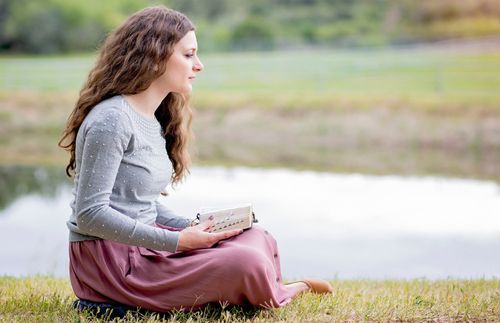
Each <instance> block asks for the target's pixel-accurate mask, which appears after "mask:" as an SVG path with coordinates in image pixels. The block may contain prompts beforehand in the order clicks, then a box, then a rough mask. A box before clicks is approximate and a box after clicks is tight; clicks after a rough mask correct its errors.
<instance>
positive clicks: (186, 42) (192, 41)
mask: <svg viewBox="0 0 500 323" xmlns="http://www.w3.org/2000/svg"><path fill="white" fill-rule="evenodd" d="M175 47H177V48H179V49H181V50H190V49H194V50H196V49H197V48H198V42H197V41H196V34H195V33H194V30H191V31H189V32H188V33H187V34H186V35H184V37H182V38H181V40H179V42H178V43H177V44H176V46H175Z"/></svg>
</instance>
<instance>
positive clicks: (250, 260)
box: [69, 226, 295, 312]
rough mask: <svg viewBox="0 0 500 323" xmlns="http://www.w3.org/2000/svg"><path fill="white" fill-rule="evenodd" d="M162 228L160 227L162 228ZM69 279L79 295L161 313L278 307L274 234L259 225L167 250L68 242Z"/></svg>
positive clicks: (283, 300)
mask: <svg viewBox="0 0 500 323" xmlns="http://www.w3.org/2000/svg"><path fill="white" fill-rule="evenodd" d="M163 228H165V227H163ZM69 254H70V279H71V285H72V287H73V290H74V292H75V294H76V296H77V297H78V298H80V299H85V300H90V301H95V302H109V303H121V304H124V305H129V306H133V307H141V308H143V309H147V310H152V311H158V312H165V311H169V310H172V309H180V310H194V309H199V308H201V307H203V306H205V305H207V304H209V303H214V302H215V303H221V304H226V305H229V304H233V305H254V306H261V307H280V306H283V305H285V304H287V303H288V302H290V300H291V298H292V297H293V296H294V293H295V292H292V291H290V290H289V289H286V288H284V286H283V283H282V277H281V270H280V259H279V254H278V248H277V244H276V241H275V239H274V238H273V237H272V236H271V235H270V234H269V233H268V232H267V231H265V230H263V229H262V228H260V227H258V226H254V227H253V228H252V229H249V230H246V231H244V232H243V233H242V234H240V235H238V236H236V237H232V238H230V239H227V240H223V241H220V242H219V243H218V244H216V245H215V246H214V247H212V248H209V249H198V250H193V251H188V252H178V253H170V252H167V251H157V250H152V249H148V248H142V247H135V246H130V245H125V244H121V243H117V242H113V241H109V240H86V241H79V242H71V243H70V247H69Z"/></svg>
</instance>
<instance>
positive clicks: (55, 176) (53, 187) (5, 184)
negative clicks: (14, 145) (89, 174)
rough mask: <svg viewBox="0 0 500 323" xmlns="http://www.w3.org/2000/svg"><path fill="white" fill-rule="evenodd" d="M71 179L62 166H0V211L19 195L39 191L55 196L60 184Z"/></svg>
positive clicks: (43, 194) (41, 193) (40, 193)
mask: <svg viewBox="0 0 500 323" xmlns="http://www.w3.org/2000/svg"><path fill="white" fill-rule="evenodd" d="M69 183H70V181H69V180H68V179H67V177H66V175H65V174H64V170H62V168H61V167H38V168H33V167H26V166H2V167H0V211H1V210H3V209H4V208H5V207H7V206H8V205H9V204H10V203H11V202H13V201H14V200H16V199H17V198H18V197H20V196H23V195H27V194H32V193H37V194H39V195H41V196H46V197H52V198H53V197H54V196H55V194H56V192H57V190H58V189H59V186H61V185H63V184H69Z"/></svg>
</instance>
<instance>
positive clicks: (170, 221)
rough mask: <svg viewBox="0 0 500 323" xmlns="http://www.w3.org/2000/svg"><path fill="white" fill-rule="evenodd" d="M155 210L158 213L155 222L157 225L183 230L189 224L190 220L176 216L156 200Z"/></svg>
mask: <svg viewBox="0 0 500 323" xmlns="http://www.w3.org/2000/svg"><path fill="white" fill-rule="evenodd" d="M156 210H157V213H158V215H157V217H156V222H157V223H159V224H163V225H166V226H169V227H173V228H179V229H184V228H186V227H188V226H189V224H190V223H191V220H190V219H188V218H184V217H181V216H178V215H177V214H176V213H175V212H174V211H172V210H171V209H170V208H169V207H167V206H166V205H165V204H163V203H161V202H160V201H158V200H157V201H156Z"/></svg>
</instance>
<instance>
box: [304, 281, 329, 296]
mask: <svg viewBox="0 0 500 323" xmlns="http://www.w3.org/2000/svg"><path fill="white" fill-rule="evenodd" d="M301 281H302V282H303V283H304V284H306V285H307V286H308V287H309V288H310V289H311V292H313V293H316V294H329V293H333V287H332V285H331V284H330V283H329V282H327V281H326V280H323V279H316V278H306V279H303V280H301Z"/></svg>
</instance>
